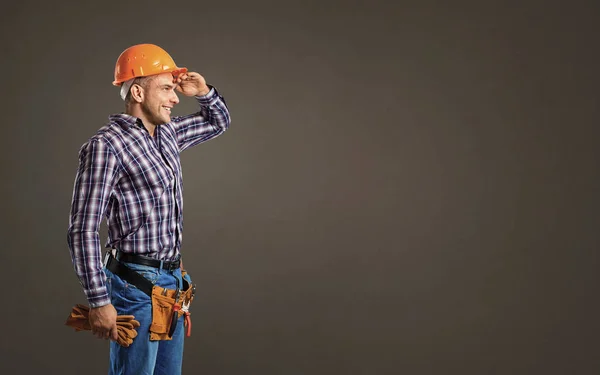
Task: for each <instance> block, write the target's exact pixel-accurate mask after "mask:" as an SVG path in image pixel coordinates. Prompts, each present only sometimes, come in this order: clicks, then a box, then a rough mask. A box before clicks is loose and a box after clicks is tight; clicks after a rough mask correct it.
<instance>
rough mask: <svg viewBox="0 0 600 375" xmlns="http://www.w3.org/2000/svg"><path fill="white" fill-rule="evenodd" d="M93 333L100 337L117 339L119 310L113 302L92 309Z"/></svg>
mask: <svg viewBox="0 0 600 375" xmlns="http://www.w3.org/2000/svg"><path fill="white" fill-rule="evenodd" d="M89 321H90V326H91V327H92V333H93V334H94V335H95V336H96V337H98V338H99V339H111V340H113V341H117V340H118V338H119V333H118V331H117V310H115V307H114V306H113V305H112V304H108V305H104V306H100V307H96V308H92V309H90V316H89Z"/></svg>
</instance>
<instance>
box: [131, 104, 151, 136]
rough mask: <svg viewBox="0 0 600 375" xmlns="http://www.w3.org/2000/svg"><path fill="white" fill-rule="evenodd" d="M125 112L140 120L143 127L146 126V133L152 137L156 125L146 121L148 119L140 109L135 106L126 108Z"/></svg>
mask: <svg viewBox="0 0 600 375" xmlns="http://www.w3.org/2000/svg"><path fill="white" fill-rule="evenodd" d="M125 113H126V114H128V115H130V116H134V117H137V118H139V119H140V120H142V124H143V125H144V128H146V130H147V131H148V134H150V136H151V137H154V130H155V129H156V125H154V124H152V123H151V122H150V121H148V119H147V118H146V116H144V113H143V112H142V111H141V110H140V109H138V108H136V107H133V108H127V109H126V111H125Z"/></svg>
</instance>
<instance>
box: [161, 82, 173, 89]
mask: <svg viewBox="0 0 600 375" xmlns="http://www.w3.org/2000/svg"><path fill="white" fill-rule="evenodd" d="M161 87H162V88H165V87H168V88H170V89H172V88H173V87H175V85H174V84H172V83H163V84H162V86H161Z"/></svg>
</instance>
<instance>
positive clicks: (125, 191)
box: [67, 87, 230, 307]
mask: <svg viewBox="0 0 600 375" xmlns="http://www.w3.org/2000/svg"><path fill="white" fill-rule="evenodd" d="M196 99H197V100H198V103H199V104H200V111H199V112H198V113H194V114H192V115H188V116H183V117H173V118H172V121H171V122H170V123H168V124H165V125H160V126H157V127H156V129H155V132H154V137H151V136H150V134H149V133H148V131H147V130H146V129H145V128H144V126H143V124H142V123H141V120H139V119H138V118H136V117H133V116H130V115H126V114H116V115H111V116H110V117H109V120H110V122H109V123H108V124H107V125H105V126H104V127H102V128H101V129H100V130H98V132H97V134H95V135H94V136H92V137H91V138H90V139H89V140H88V142H86V143H85V144H84V145H83V146H82V147H81V150H80V152H79V167H78V169H77V175H76V177H75V186H74V189H73V200H72V204H71V215H70V219H69V229H68V235H67V242H68V245H69V249H70V252H71V259H72V261H73V265H74V268H75V273H76V274H77V277H78V278H79V281H80V282H81V285H82V287H83V290H84V292H85V295H86V297H87V300H88V303H89V305H90V307H98V306H103V305H106V304H108V303H110V298H109V296H108V293H107V290H106V285H105V283H106V276H105V274H104V272H103V271H102V268H103V264H102V255H101V248H100V238H99V237H100V236H99V234H98V229H99V227H100V223H101V220H102V218H103V217H104V216H106V218H107V223H108V241H107V243H106V247H107V248H115V249H119V250H121V251H123V252H126V253H135V254H143V255H145V256H150V257H153V258H157V259H161V260H173V259H174V258H175V257H176V256H177V255H178V254H179V250H180V247H181V232H182V229H183V214H182V210H183V200H182V197H183V189H182V188H183V179H182V174H181V164H180V159H179V153H180V152H181V151H183V150H185V149H186V148H188V147H191V146H195V145H197V144H200V143H202V142H205V141H208V140H209V139H212V138H214V137H216V136H218V135H220V134H221V133H223V132H224V131H225V130H227V128H228V127H229V122H230V117H229V111H228V110H227V106H226V105H225V101H224V99H223V98H222V97H221V96H220V95H219V94H218V92H217V91H216V89H215V88H213V87H211V90H210V92H209V93H208V94H207V95H205V96H201V97H196Z"/></svg>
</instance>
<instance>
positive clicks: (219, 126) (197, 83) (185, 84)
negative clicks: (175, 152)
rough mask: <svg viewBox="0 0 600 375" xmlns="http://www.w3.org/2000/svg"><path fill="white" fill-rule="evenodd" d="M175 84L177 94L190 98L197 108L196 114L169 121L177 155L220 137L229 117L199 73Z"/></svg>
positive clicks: (185, 76)
mask: <svg viewBox="0 0 600 375" xmlns="http://www.w3.org/2000/svg"><path fill="white" fill-rule="evenodd" d="M177 83H178V87H177V91H179V92H180V93H183V94H184V95H186V96H194V97H195V98H196V100H197V101H198V104H199V105H200V111H199V112H196V113H194V114H191V115H187V116H181V117H175V118H173V121H172V122H171V125H172V126H173V127H174V130H175V134H176V137H177V144H178V145H179V152H181V151H183V150H185V149H186V148H188V147H191V146H195V145H197V144H200V143H202V142H206V141H208V140H209V139H212V138H215V137H216V136H218V135H220V134H222V133H223V132H224V131H225V130H227V129H228V128H229V123H230V122H231V118H230V115H229V110H228V109H227V105H226V104H225V100H224V99H223V97H222V96H221V95H219V93H218V92H217V90H216V89H215V88H214V87H211V86H208V85H207V84H206V82H205V80H204V77H202V76H201V75H200V74H198V73H195V72H189V73H187V74H184V75H183V76H182V77H179V78H178V80H177Z"/></svg>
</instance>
